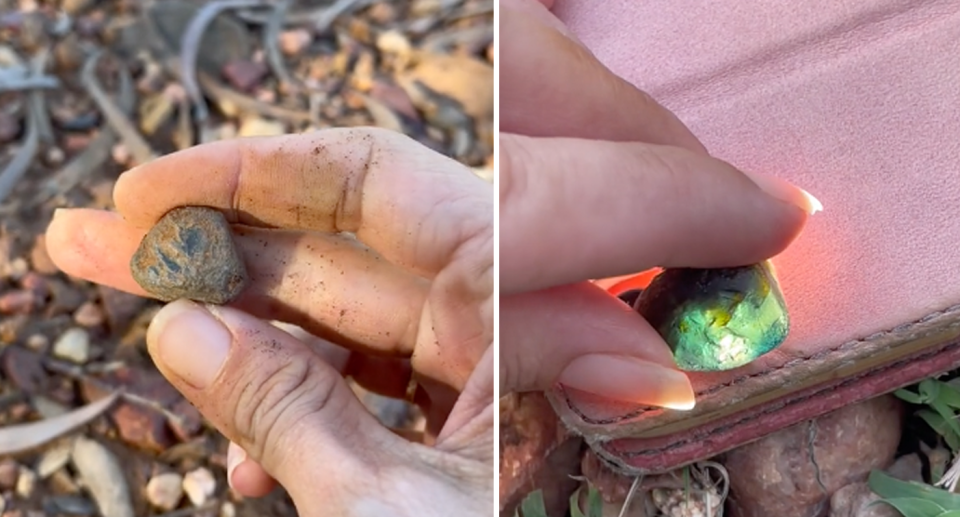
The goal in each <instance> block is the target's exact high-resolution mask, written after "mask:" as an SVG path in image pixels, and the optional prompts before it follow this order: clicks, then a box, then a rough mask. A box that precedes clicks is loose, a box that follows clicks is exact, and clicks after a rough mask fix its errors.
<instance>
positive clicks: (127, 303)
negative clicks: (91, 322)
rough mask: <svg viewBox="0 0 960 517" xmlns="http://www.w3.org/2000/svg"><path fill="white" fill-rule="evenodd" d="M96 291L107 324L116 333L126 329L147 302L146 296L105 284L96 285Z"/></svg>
mask: <svg viewBox="0 0 960 517" xmlns="http://www.w3.org/2000/svg"><path fill="white" fill-rule="evenodd" d="M97 292H98V293H99V294H100V301H101V302H102V303H103V312H104V314H105V316H106V318H107V324H108V325H110V328H111V329H112V330H113V331H114V332H116V333H123V332H124V331H126V330H127V327H129V326H130V323H132V322H133V320H134V319H136V317H137V315H138V314H140V311H142V310H143V308H144V307H145V306H146V304H147V299H146V298H143V297H141V296H137V295H135V294H130V293H127V292H124V291H120V290H117V289H114V288H112V287H107V286H105V285H97Z"/></svg>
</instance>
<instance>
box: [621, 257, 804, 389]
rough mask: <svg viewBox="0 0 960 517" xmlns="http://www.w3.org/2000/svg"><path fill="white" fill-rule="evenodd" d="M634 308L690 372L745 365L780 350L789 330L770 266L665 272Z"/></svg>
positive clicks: (653, 282)
mask: <svg viewBox="0 0 960 517" xmlns="http://www.w3.org/2000/svg"><path fill="white" fill-rule="evenodd" d="M633 307H634V309H635V310H636V311H637V312H639V313H640V314H641V315H642V316H643V317H644V318H646V320H647V321H648V322H649V323H650V324H651V325H652V326H653V328H655V329H656V330H657V332H658V333H659V334H660V336H661V337H663V339H664V341H666V342H667V345H669V346H670V348H671V350H673V354H674V359H675V360H676V362H677V366H678V367H679V368H680V369H681V370H686V371H720V370H730V369H733V368H738V367H740V366H743V365H746V364H747V363H750V362H752V361H754V360H756V359H757V358H758V357H760V356H762V355H763V354H766V353H768V352H770V351H772V350H773V349H775V348H776V347H778V346H780V344H781V343H783V341H784V340H785V339H786V337H787V333H788V332H789V329H790V319H789V316H788V314H787V306H786V302H785V301H784V298H783V293H782V292H781V291H780V286H779V283H778V282H777V278H776V275H775V274H774V270H773V265H772V264H771V263H770V261H764V262H761V263H759V264H754V265H752V266H743V267H733V268H719V269H692V268H674V269H666V270H664V272H663V273H661V274H660V275H658V276H657V277H656V278H654V279H653V280H652V281H651V282H650V285H649V286H648V287H647V288H646V289H645V290H644V291H643V293H642V294H641V295H640V296H639V297H638V298H637V300H636V302H634V305H633Z"/></svg>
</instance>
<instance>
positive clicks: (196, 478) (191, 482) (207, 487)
mask: <svg viewBox="0 0 960 517" xmlns="http://www.w3.org/2000/svg"><path fill="white" fill-rule="evenodd" d="M216 490H217V480H216V478H214V477H213V473H212V472H210V470H208V469H207V468H205V467H200V468H197V469H194V470H191V471H190V472H187V475H186V476H184V477H183V491H184V492H185V493H186V494H187V498H188V499H190V502H191V503H193V505H194V506H203V505H204V504H206V502H207V501H209V500H210V497H211V496H212V495H213V493H214V492H215V491H216Z"/></svg>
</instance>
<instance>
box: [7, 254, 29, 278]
mask: <svg viewBox="0 0 960 517" xmlns="http://www.w3.org/2000/svg"><path fill="white" fill-rule="evenodd" d="M29 271H30V264H27V259H25V258H23V257H17V258H15V259H13V260H11V261H10V263H9V264H7V267H6V276H7V277H8V278H11V279H13V280H20V279H21V278H23V276H24V275H26V274H27V273H28V272H29Z"/></svg>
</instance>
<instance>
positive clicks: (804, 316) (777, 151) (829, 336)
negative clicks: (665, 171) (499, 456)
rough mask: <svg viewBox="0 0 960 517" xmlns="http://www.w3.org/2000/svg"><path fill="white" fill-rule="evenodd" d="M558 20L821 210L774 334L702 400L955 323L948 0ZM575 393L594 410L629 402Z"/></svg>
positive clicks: (723, 152)
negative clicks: (904, 333) (784, 320)
mask: <svg viewBox="0 0 960 517" xmlns="http://www.w3.org/2000/svg"><path fill="white" fill-rule="evenodd" d="M554 12H555V13H556V14H557V15H558V16H559V17H560V18H561V19H562V20H564V21H565V22H566V23H567V24H568V26H569V27H570V29H571V30H572V31H573V32H574V34H576V35H577V37H579V38H580V39H581V41H582V42H583V43H584V44H585V45H586V46H587V47H589V48H590V49H591V50H592V51H593V52H594V53H595V54H596V55H597V56H598V58H599V59H600V60H601V61H603V62H604V63H605V64H607V66H609V67H610V68H611V69H612V70H613V71H614V72H615V73H617V74H618V75H620V76H622V77H624V78H626V79H627V80H629V81H631V82H632V83H634V84H635V85H637V86H638V87H640V88H641V89H643V90H645V91H647V92H649V93H650V94H651V95H653V97H654V98H656V99H657V100H659V101H660V102H661V103H662V104H664V105H665V106H666V107H668V108H669V109H671V110H673V111H674V112H675V113H677V115H678V116H679V117H680V119H681V120H683V121H684V122H685V123H686V124H687V125H688V126H689V127H690V128H691V130H692V131H693V133H694V134H695V135H697V136H698V137H699V138H700V139H701V140H702V142H703V143H704V144H705V145H706V147H707V148H708V150H709V151H710V152H711V154H713V155H714V156H717V157H719V158H721V159H724V160H726V161H729V162H731V163H733V164H734V165H736V166H738V167H740V168H742V169H750V170H755V171H761V172H765V173H768V174H773V175H778V176H781V177H784V178H786V179H789V180H791V181H793V182H794V183H796V184H797V185H799V186H801V187H803V188H805V189H807V190H809V191H810V192H812V193H813V194H814V195H816V196H817V197H818V198H819V199H820V200H821V201H822V202H823V204H824V206H825V211H824V212H822V213H819V214H817V215H815V216H814V217H812V218H811V220H810V222H809V225H808V227H807V229H806V230H805V231H804V233H803V234H802V235H801V236H800V238H799V239H798V240H797V241H796V242H795V243H794V244H793V245H792V246H791V247H790V248H789V249H788V250H787V251H786V252H784V253H783V254H781V255H780V256H778V257H777V258H776V259H775V263H776V265H777V270H778V275H779V277H780V280H781V283H782V287H783V290H784V294H785V296H786V298H787V303H788V305H789V308H790V313H791V317H792V328H791V332H790V335H789V337H788V339H787V341H786V343H785V344H784V345H783V346H782V347H781V348H780V349H779V350H777V351H775V352H773V353H771V354H769V355H768V356H765V357H763V358H761V359H760V360H759V361H757V362H755V363H753V364H751V365H749V366H747V367H744V368H741V369H737V370H734V371H730V372H725V373H719V374H706V375H694V376H693V377H692V378H693V381H694V386H695V388H697V390H698V392H711V393H714V394H716V395H717V397H719V398H718V399H717V400H713V401H712V402H710V403H708V405H710V404H712V405H713V406H714V407H719V406H721V405H723V404H727V405H729V404H736V403H737V402H739V401H738V400H734V399H733V398H730V397H728V399H727V400H723V397H724V395H723V393H722V392H724V390H726V391H729V392H730V393H731V394H736V393H748V392H750V388H749V385H750V383H751V382H753V379H755V378H760V377H768V380H769V376H770V375H772V374H773V373H771V372H782V373H783V375H782V377H779V380H778V381H777V382H778V383H780V384H781V385H789V384H790V383H793V382H800V381H801V379H800V377H802V376H803V375H804V368H805V365H806V364H807V363H808V362H816V361H818V360H822V361H828V362H829V361H834V362H835V363H836V366H837V368H838V369H840V368H842V367H843V366H845V365H844V364H843V362H844V361H849V362H854V361H864V360H865V359H864V358H863V357H857V349H858V348H864V347H867V345H865V344H863V343H866V342H871V343H873V344H872V345H870V346H872V347H873V348H871V349H870V350H871V353H873V352H872V351H874V350H876V351H878V352H879V351H882V349H883V346H885V345H878V343H880V341H877V340H876V339H874V338H878V337H883V336H893V335H894V334H896V333H897V332H899V331H901V330H904V329H907V330H909V329H910V328H912V326H914V325H915V324H917V323H918V322H924V323H921V324H920V325H923V324H925V323H926V322H930V321H937V322H943V321H946V322H947V323H943V324H944V325H947V324H949V323H950V322H951V321H957V320H958V318H957V312H958V307H960V57H958V56H960V2H956V1H946V0H941V1H935V0H928V1H918V0H913V1H907V0H883V1H855V0H829V1H828V0H799V1H794V2H781V1H773V0H757V1H751V2H704V1H702V0H671V1H666V0H661V1H624V0H616V1H577V0H557V3H556V6H555V8H554ZM864 349H865V348H864ZM954 366H956V365H955V364H953V363H950V364H940V365H939V366H938V368H941V369H943V368H949V367H954ZM817 368H818V369H819V370H820V371H821V372H822V371H823V369H824V368H823V364H822V363H821V364H820V365H819V366H818V367H817ZM837 375H838V376H839V375H840V374H837ZM909 381H910V379H907V380H905V381H903V382H909ZM738 385H743V386H746V388H744V389H743V390H741V391H740V392H738V391H736V389H735V388H736V387H737V386H738ZM730 387H733V389H731V388H730ZM887 388H889V387H887ZM754 391H755V390H754ZM755 395H756V393H750V396H755ZM583 403H584V404H583V405H582V406H581V407H580V410H582V411H583V413H584V414H585V415H581V416H586V417H587V418H588V419H594V420H603V419H604V418H605V417H615V416H616V415H617V413H621V414H622V413H623V411H622V410H624V409H629V408H623V407H621V408H613V409H611V408H609V407H603V405H602V404H601V405H593V404H591V403H590V401H589V400H588V399H584V400H583ZM701 409H704V410H707V409H709V408H701ZM696 411H697V410H695V412H696ZM569 416H570V415H567V417H568V418H569ZM639 418H640V419H643V418H650V419H653V420H658V419H661V418H668V419H670V420H676V419H678V418H680V417H679V416H677V415H676V414H672V415H670V416H667V417H665V416H663V413H661V412H659V411H653V412H650V411H641V414H640V416H639ZM642 427H646V428H655V427H656V423H653V424H644V426H642ZM608 431H609V429H608ZM616 434H617V433H616V432H613V435H616ZM730 445H735V443H728V444H727V446H730Z"/></svg>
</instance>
